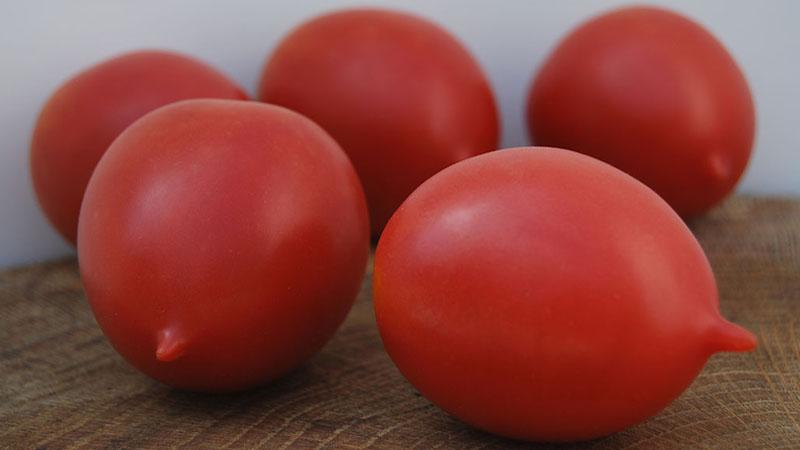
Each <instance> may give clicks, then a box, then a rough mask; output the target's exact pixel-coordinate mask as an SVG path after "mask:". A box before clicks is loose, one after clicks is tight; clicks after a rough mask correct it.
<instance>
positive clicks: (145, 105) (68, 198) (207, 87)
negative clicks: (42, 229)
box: [30, 50, 247, 245]
mask: <svg viewBox="0 0 800 450" xmlns="http://www.w3.org/2000/svg"><path fill="white" fill-rule="evenodd" d="M201 97H208V98H227V99H246V98H247V95H246V94H245V93H244V91H242V89H241V88H239V86H237V85H236V84H235V83H234V82H232V81H231V80H229V79H227V78H226V77H225V76H224V75H222V74H220V73H219V72H217V71H216V70H215V69H213V68H212V67H209V66H208V65H206V64H204V63H202V62H200V61H197V60H195V59H193V58H190V57H187V56H184V55H180V54H177V53H172V52H165V51H153V50H148V51H137V52H132V53H127V54H124V55H121V56H118V57H116V58H112V59H109V60H106V61H104V62H101V63H99V64H97V65H95V66H92V67H90V68H88V69H86V70H84V71H83V72H81V73H79V74H77V75H75V76H74V77H73V78H71V79H70V80H68V81H67V82H65V83H64V84H63V85H62V86H61V87H60V88H58V90H56V92H55V93H53V95H52V96H51V97H50V98H49V100H48V101H47V103H46V104H45V106H44V107H43V108H42V111H41V113H40V115H39V118H38V120H37V122H36V126H35V129H34V133H33V139H32V142H31V151H30V168H31V177H32V179H33V187H34V190H35V192H36V196H37V198H38V200H39V204H40V205H41V207H42V210H43V211H44V213H45V215H46V216H47V218H48V220H49V221H50V222H51V223H52V224H53V226H55V228H56V229H57V230H58V232H59V233H60V234H61V235H62V236H63V237H64V238H65V239H66V240H67V241H69V242H70V243H71V244H73V245H74V244H75V242H76V235H77V231H78V214H79V213H80V206H81V199H82V198H83V193H84V191H85V189H86V184H87V183H88V182H89V178H90V177H91V175H92V171H93V170H94V168H95V166H96V165H97V162H98V161H99V160H100V157H101V156H103V153H104V152H105V151H106V149H107V148H108V146H109V145H110V144H111V142H112V141H113V140H114V138H116V137H117V136H118V135H119V134H120V133H121V132H122V130H124V129H125V128H126V127H127V126H128V125H130V124H131V123H133V121H134V120H136V119H138V118H139V117H141V116H143V115H144V114H145V113H147V112H149V111H152V110H154V109H156V108H158V107H159V106H163V105H166V104H169V103H172V102H175V101H178V100H184V99H190V98H201Z"/></svg>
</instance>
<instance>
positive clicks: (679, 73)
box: [528, 7, 755, 217]
mask: <svg viewBox="0 0 800 450" xmlns="http://www.w3.org/2000/svg"><path fill="white" fill-rule="evenodd" d="M528 125H529V131H530V133H531V138H532V140H533V141H534V143H535V144H536V145H547V146H555V147H562V148H567V149H570V150H574V151H578V152H581V153H585V154H587V155H589V156H593V157H595V158H598V159H600V160H603V161H605V162H607V163H609V164H611V165H613V166H615V167H617V168H618V169H621V170H623V171H625V172H627V173H628V174H630V175H633V176H634V177H636V178H637V179H639V180H640V181H642V182H643V183H645V184H646V185H648V186H649V187H650V188H652V189H653V190H654V191H656V192H657V193H658V194H659V195H660V196H661V197H663V198H664V199H665V200H666V201H667V203H669V204H670V205H671V206H672V207H673V209H675V210H676V211H677V212H678V213H679V214H680V215H682V216H684V217H691V216H695V215H698V214H701V213H703V212H705V211H706V210H708V209H710V208H711V207H712V206H714V205H715V204H717V203H718V202H720V201H721V200H722V199H723V198H724V197H725V196H726V195H728V194H729V193H730V192H731V191H732V190H733V189H734V187H735V185H736V183H737V181H738V180H739V178H740V177H741V175H742V173H743V172H744V170H745V167H746V166H747V163H748V160H749V159H750V152H751V149H752V145H753V135H754V133H755V112H754V106H753V99H752V97H751V94H750V89H749V87H748V85H747V81H746V80H745V78H744V75H743V74H742V72H741V71H740V70H739V68H738V67H737V65H736V62H735V61H734V60H733V58H732V57H731V55H730V54H728V52H727V51H726V50H725V48H724V47H723V46H722V44H720V43H719V41H717V40H716V39H715V38H714V36H712V35H711V34H710V33H709V32H708V31H707V30H705V29H704V28H703V27H702V26H701V25H699V24H697V23H695V22H693V21H691V20H690V19H688V18H685V17H683V16H680V15H678V14H675V13H672V12H670V11H666V10H663V9H658V8H652V7H627V8H623V9H619V10H615V11H612V12H610V13H607V14H604V15H601V16H600V17H597V18H594V19H592V20H590V21H588V22H586V23H584V24H583V25H581V26H579V27H578V28H577V29H575V30H574V31H572V32H571V33H570V34H569V35H568V36H567V37H566V38H565V39H563V41H562V42H561V43H560V44H559V45H558V46H557V47H556V49H555V51H553V53H552V54H551V55H550V56H549V57H548V58H547V60H546V62H545V63H544V65H543V67H542V69H541V70H540V72H539V74H538V75H537V76H536V78H535V80H534V82H533V83H532V86H531V90H530V94H529V98H528Z"/></svg>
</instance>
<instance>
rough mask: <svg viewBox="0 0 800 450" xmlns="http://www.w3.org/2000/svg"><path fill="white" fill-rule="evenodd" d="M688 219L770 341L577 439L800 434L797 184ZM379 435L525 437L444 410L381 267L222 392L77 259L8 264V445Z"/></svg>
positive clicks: (690, 440)
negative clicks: (121, 309)
mask: <svg viewBox="0 0 800 450" xmlns="http://www.w3.org/2000/svg"><path fill="white" fill-rule="evenodd" d="M691 226H692V229H693V230H694V231H695V232H696V234H697V236H698V238H699V239H700V241H701V243H702V244H703V247H704V248H705V249H706V251H707V253H708V256H709V258H710V260H711V263H712V266H713V267H714V271H715V273H716V276H717V280H718V283H719V287H720V294H721V305H722V310H723V313H724V314H725V315H726V316H727V317H728V318H729V319H731V320H733V321H736V322H738V323H740V324H742V325H744V326H746V327H748V328H749V329H751V330H753V331H754V332H755V333H756V334H757V335H758V337H759V339H760V342H759V345H760V346H759V348H758V350H757V351H756V352H755V353H752V354H744V355H738V354H723V355H717V356H715V357H713V358H712V359H711V361H710V362H709V363H708V365H707V366H706V368H705V370H704V371H703V373H702V374H701V375H700V377H699V378H698V379H697V380H696V381H695V383H694V384H693V385H692V386H691V388H690V389H689V390H688V391H687V392H685V393H684V394H683V395H682V396H681V397H680V398H679V399H678V400H677V401H675V402H674V403H673V404H672V405H671V406H670V407H668V408H667V409H666V410H665V411H663V412H662V413H661V414H660V415H658V416H657V417H655V418H653V419H651V420H649V421H647V422H645V423H643V424H641V425H638V426H636V427H633V428H631V429H629V430H626V431H624V432H621V433H618V434H615V435H613V436H610V437H608V438H605V439H600V440H596V441H592V442H588V443H583V444H580V445H578V446H577V447H578V448H601V449H603V448H643V449H644V448H647V449H649V448H690V447H691V448H696V447H700V448H720V449H731V448H748V449H755V448H786V449H790V448H791V449H800V200H792V199H767V198H741V197H740V198H734V199H731V200H729V201H728V202H727V203H726V204H725V205H723V206H722V207H721V208H718V209H717V210H715V211H713V212H712V213H711V214H709V215H707V216H706V217H705V218H703V219H701V220H697V221H694V222H693V223H692V224H691ZM370 446H373V447H381V448H403V449H405V448H425V449H427V448H434V447H459V448H476V447H510V448H515V447H525V446H526V444H523V443H519V442H513V441H508V440H504V439H501V438H498V437H494V436H491V435H488V434H485V433H482V432H480V431H477V430H474V429H472V428H470V427H468V426H466V425H464V424H462V423H460V422H458V421H457V420H455V419H452V418H450V417H448V416H447V415H446V414H445V413H443V412H442V411H440V410H439V409H437V408H436V407H434V406H433V405H431V404H430V403H429V402H428V401H427V400H425V398H423V397H421V396H420V395H419V394H418V393H417V392H416V391H415V390H414V389H413V388H412V387H411V385H409V384H408V383H407V382H406V381H405V380H404V379H403V377H402V376H401V375H400V374H399V372H398V371H397V370H396V369H395V367H394V366H393V365H392V362H391V361H390V360H389V358H388V357H387V356H386V354H385V353H384V351H383V348H382V346H381V341H380V338H379V336H378V332H377V330H376V328H375V323H374V318H373V313H372V307H371V298H370V280H369V276H368V277H367V279H366V280H365V282H364V286H363V289H362V291H361V294H360V296H359V298H358V300H357V302H356V305H355V306H354V307H353V310H352V312H351V313H350V316H349V317H348V319H347V322H346V323H345V324H344V325H343V326H342V328H341V329H340V330H339V332H338V334H337V335H336V337H335V338H334V339H333V340H332V341H331V342H330V343H329V344H328V345H327V346H326V347H325V348H324V349H323V351H322V352H321V353H319V354H318V355H317V356H316V357H314V358H313V359H312V360H311V361H309V362H308V363H307V364H305V365H304V366H303V367H302V368H300V369H298V370H297V371H295V372H294V373H292V374H290V375H288V376H286V377H285V378H283V379H281V380H280V381H278V382H276V383H274V384H272V385H270V386H267V387H264V388H262V389H259V390H255V391H251V392H246V393H241V394H237V395H225V396H219V395H218V396H214V395H200V394H192V393H186V392H179V391H175V390H172V389H170V388H168V387H166V386H163V385H160V384H158V383H157V382H154V381H151V380H150V379H148V378H146V377H145V376H143V375H140V374H139V373H138V372H136V371H135V370H134V369H132V368H131V367H130V366H128V365H127V364H126V363H125V362H124V361H123V360H122V359H121V358H120V357H119V356H117V354H116V353H115V352H114V351H113V350H112V349H111V347H110V346H109V344H108V343H107V342H106V340H105V338H104V337H103V335H102V334H101V332H100V330H99V329H98V327H97V325H96V324H95V322H94V319H93V318H92V315H91V313H90V311H89V308H88V306H87V304H86V300H85V298H84V295H83V291H82V288H81V282H80V279H79V277H78V269H77V264H76V262H75V261H74V260H65V261H58V262H49V263H43V264H37V265H33V266H29V267H23V268H19V269H13V270H8V271H5V272H2V273H0V447H9V448H29V447H48V448H64V447H111V448H120V447H158V448H172V447H183V448H191V449H195V448H221V447H231V448H251V447H266V448H279V447H298V448H363V447H370ZM542 447H545V446H542ZM559 448H567V447H564V446H562V447H559Z"/></svg>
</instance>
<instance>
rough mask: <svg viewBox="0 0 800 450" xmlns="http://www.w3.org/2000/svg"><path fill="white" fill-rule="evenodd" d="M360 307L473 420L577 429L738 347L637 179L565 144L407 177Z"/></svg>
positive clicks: (578, 436) (689, 249)
mask: <svg viewBox="0 0 800 450" xmlns="http://www.w3.org/2000/svg"><path fill="white" fill-rule="evenodd" d="M374 294H375V313H376V316H377V319H378V325H379V327H380V332H381V336H382V337H383V342H384V344H385V346H386V350H387V351H388V352H389V355H390V356H391V357H392V359H393V360H394V362H395V364H397V367H398V368H399V369H400V371H401V372H402V373H403V375H405V376H406V377H407V378H408V380H409V381H411V383H412V384H413V385H414V386H416V387H417V388H418V389H419V390H420V392H421V393H422V394H423V395H425V396H426V397H427V398H429V399H430V400H431V401H433V402H434V403H436V404H437V405H439V406H440V407H441V408H443V409H444V410H445V411H447V412H449V413H451V414H452V415H454V416H456V417H458V418H460V419H462V420H464V421H466V422H468V423H470V424H472V425H474V426H476V427H479V428H482V429H484V430H487V431H490V432H494V433H497V434H501V435H504V436H508V437H512V438H519V439H528V440H535V441H540V440H541V441H571V440H582V439H591V438H594V437H598V436H603V435H606V434H609V433H612V432H614V431H617V430H621V429H623V428H625V427H628V426H630V425H632V424H635V423H637V422H639V421H641V420H644V419H645V418H647V417H649V416H652V415H653V414H656V413H657V412H658V411H659V410H661V409H662V408H664V407H665V406H666V405H667V404H668V403H669V402H670V401H672V400H673V399H674V398H675V397H677V396H678V395H679V394H680V393H681V392H682V391H683V390H684V389H686V387H687V386H688V385H689V384H690V383H691V381H692V379H694V377H695V376H696V375H697V373H698V372H699V371H700V370H701V368H702V367H703V364H704V363H705V362H706V360H707V359H708V357H709V356H710V355H711V354H713V353H715V352H718V351H746V350H751V349H752V348H753V347H754V345H755V338H754V337H753V335H751V334H750V333H749V332H747V331H745V330H743V329H741V328H739V327H737V326H736V325H733V324H731V323H729V322H727V321H725V320H724V319H723V318H722V317H721V316H720V313H719V309H718V304H717V290H716V286H715V283H714V277H713V274H712V273H711V269H710V268H709V265H708V261H707V260H706V258H705V255H704V254H703V251H702V250H701V248H700V246H699V245H698V243H697V241H696V240H695V239H694V237H693V236H692V234H691V233H690V232H689V230H688V229H687V228H686V226H685V225H684V224H683V222H682V221H681V219H680V218H679V217H678V216H677V215H676V214H675V213H674V212H673V211H672V210H671V209H670V208H669V206H668V205H667V204H666V203H664V201H663V200H661V199H660V198H659V197H658V196H657V195H656V194H655V193H654V192H653V191H651V190H650V189H647V188H646V187H645V186H644V185H643V184H641V183H639V182H638V181H636V180H635V179H633V178H631V177H630V176H628V175H626V174H624V173H623V172H620V171H619V170H616V169H614V168H613V167H611V166H609V165H607V164H604V163H602V162H600V161H597V160H595V159H592V158H589V157H587V156H583V155H580V154H578V153H574V152H569V151H566V150H558V149H547V148H533V149H530V148H528V149H512V150H501V151H498V152H493V153H490V154H486V155H481V156H477V157H475V158H471V159H469V160H466V161H464V162H460V163H458V164H455V165H453V166H451V167H450V168H447V169H445V170H443V171H442V172H440V173H439V174H437V175H435V176H434V177H432V178H431V179H430V180H428V181H427V182H425V183H424V184H423V185H422V186H420V187H419V188H418V189H417V190H416V191H415V192H414V193H413V194H411V196H410V197H409V198H408V199H407V200H406V201H405V202H404V203H403V205H402V206H401V207H400V208H399V209H398V211H397V212H396V213H395V215H394V216H393V217H392V219H391V221H389V224H388V225H387V226H386V229H385V230H384V232H383V235H382V237H381V240H380V242H379V244H378V250H377V255H376V258H375V275H374Z"/></svg>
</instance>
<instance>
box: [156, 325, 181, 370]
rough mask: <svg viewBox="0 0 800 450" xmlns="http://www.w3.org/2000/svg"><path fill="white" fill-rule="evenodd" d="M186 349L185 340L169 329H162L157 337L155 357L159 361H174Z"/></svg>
mask: <svg viewBox="0 0 800 450" xmlns="http://www.w3.org/2000/svg"><path fill="white" fill-rule="evenodd" d="M185 350H186V341H185V340H184V339H183V338H181V337H179V336H176V335H175V333H174V332H172V331H171V330H164V331H163V332H161V335H160V337H159V339H158V346H157V347H156V359H157V360H159V361H161V362H170V361H175V360H176V359H178V358H180V357H181V356H182V355H183V353H184V351H185Z"/></svg>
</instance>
